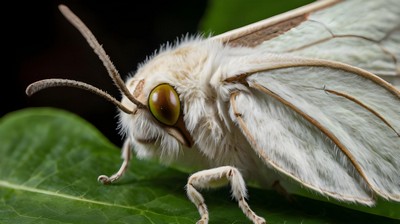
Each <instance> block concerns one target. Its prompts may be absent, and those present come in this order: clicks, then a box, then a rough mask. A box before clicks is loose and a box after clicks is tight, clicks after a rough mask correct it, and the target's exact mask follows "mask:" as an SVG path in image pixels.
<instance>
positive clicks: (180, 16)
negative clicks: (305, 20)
mask: <svg viewBox="0 0 400 224" xmlns="http://www.w3.org/2000/svg"><path fill="white" fill-rule="evenodd" d="M309 2H311V0H287V1H273V0H269V1H268V0H250V1H243V0H215V1H212V0H210V1H206V0H204V1H200V0H195V1H185V0H175V1H161V0H158V1H156V0H153V1H152V0H148V1H141V2H140V3H138V2H137V1H94V0H92V1H77V0H76V1H71V0H65V1H59V0H43V1H26V2H21V1H11V2H9V3H8V5H7V6H3V7H2V8H3V13H2V15H1V16H2V21H3V23H2V24H3V27H2V39H3V42H2V44H3V49H5V51H3V52H2V53H3V54H2V56H3V58H5V59H3V60H2V64H3V66H2V69H3V72H2V76H1V77H2V80H1V82H0V83H1V88H0V89H1V93H0V102H1V107H0V116H1V117H2V116H4V115H5V114H7V113H9V112H11V111H15V110H20V109H23V108H27V107H56V108H60V109H64V110H68V111H70V112H72V113H75V114H78V115H79V116H81V117H82V118H84V119H86V120H87V121H89V122H90V123H92V124H93V125H94V126H96V127H97V128H98V129H99V130H100V131H101V132H102V133H103V134H104V135H105V136H106V137H107V138H109V139H110V141H111V142H113V143H114V144H116V145H119V146H120V145H122V139H121V136H120V135H119V134H118V131H116V129H117V122H118V120H117V117H116V115H117V113H118V111H117V109H116V107H115V106H114V105H112V104H110V103H108V102H107V101H105V100H104V99H102V98H100V97H98V96H96V95H93V94H91V93H89V92H86V91H83V90H79V89H71V88H64V87H63V88H50V89H46V90H44V91H41V92H39V93H37V94H35V95H33V96H32V97H27V96H26V95H25V88H26V86H28V85H29V84H30V83H32V82H34V81H37V80H40V79H44V78H68V79H75V80H80V81H83V82H87V83H89V84H92V85H94V86H96V87H98V88H101V89H103V90H105V91H107V92H108V93H110V94H111V95H113V96H115V97H116V98H117V99H120V93H119V92H118V90H117V89H116V88H115V86H113V84H112V81H111V79H110V78H109V76H108V75H107V72H106V70H105V69H104V67H103V65H102V63H101V62H100V60H99V59H98V58H97V56H96V55H95V54H94V53H93V51H92V49H91V48H90V47H89V46H88V45H87V43H86V41H85V40H84V39H83V38H82V37H81V35H80V34H79V32H78V31H77V30H76V29H75V28H74V27H73V26H72V25H71V24H69V22H67V20H66V19H64V17H63V16H62V15H61V13H60V12H59V11H58V8H57V6H58V5H59V4H65V5H67V6H68V7H70V8H71V9H72V11H73V12H74V13H75V14H77V15H78V16H79V17H80V18H81V19H82V20H83V21H84V22H85V23H86V25H87V26H88V27H89V28H90V29H91V30H92V32H93V33H94V34H95V36H96V37H97V39H98V41H99V42H100V43H101V44H102V45H103V47H104V48H105V50H106V52H107V53H108V55H109V56H110V57H111V60H112V61H113V62H114V64H115V66H116V67H117V69H118V70H119V72H120V74H121V75H122V76H123V79H125V78H126V77H127V75H128V74H130V73H134V72H135V70H136V68H137V65H138V63H140V62H142V61H144V60H145V59H146V57H147V56H149V55H152V54H153V52H154V51H155V50H156V49H158V48H159V46H160V45H161V44H163V43H166V42H167V41H170V42H174V41H175V40H176V38H177V37H181V36H182V35H185V34H187V33H189V34H195V33H197V32H207V31H212V33H213V34H217V33H221V32H224V31H228V30H230V29H233V28H237V27H240V26H243V25H246V24H249V23H252V22H256V21H258V20H261V19H264V18H267V17H270V16H272V15H275V14H279V13H282V12H285V11H287V10H290V9H293V8H296V7H298V6H301V5H305V4H307V3H309Z"/></svg>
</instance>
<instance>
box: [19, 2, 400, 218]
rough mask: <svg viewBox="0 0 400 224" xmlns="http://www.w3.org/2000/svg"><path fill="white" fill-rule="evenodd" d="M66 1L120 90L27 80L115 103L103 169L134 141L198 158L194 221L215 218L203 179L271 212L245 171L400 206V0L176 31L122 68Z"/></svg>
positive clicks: (302, 188)
mask: <svg viewBox="0 0 400 224" xmlns="http://www.w3.org/2000/svg"><path fill="white" fill-rule="evenodd" d="M60 10H61V12H62V13H63V14H64V16H65V17H67V18H68V19H69V20H70V22H72V24H73V25H74V26H76V27H77V28H78V29H79V30H80V32H81V33H82V35H83V36H84V37H85V38H86V40H87V41H88V42H89V44H90V46H91V47H92V48H93V49H94V51H95V52H96V54H97V55H98V56H99V57H100V59H101V60H102V62H103V63H104V66H105V67H106V68H107V70H108V72H109V74H110V76H111V78H112V79H113V81H114V82H115V84H116V85H117V86H118V88H119V89H120V90H121V92H122V94H123V98H122V100H121V102H119V101H117V100H115V99H114V98H113V97H111V96H109V95H108V94H107V93H105V92H103V91H102V90H99V89H97V88H95V87H93V86H90V85H88V84H85V83H82V82H78V81H72V80H64V79H48V80H42V81H38V82H36V83H33V84H31V85H30V86H29V87H28V88H27V94H28V95H31V94H33V93H35V92H36V91H39V90H41V89H43V88H47V87H54V86H72V87H78V88H83V89H86V90H89V91H92V92H94V93H96V94H99V95H101V96H103V97H105V98H106V99H108V100H110V101H111V102H112V103H114V104H115V105H117V106H118V108H119V109H120V110H121V113H120V126H121V129H122V130H123V132H124V133H126V136H127V138H126V141H125V144H124V146H123V150H122V155H123V159H124V161H123V164H122V166H121V168H120V170H119V171H118V172H117V173H115V174H114V175H112V176H110V177H108V176H105V175H102V176H100V177H99V181H101V182H102V183H104V184H107V183H112V182H114V181H116V180H117V179H119V178H120V177H121V176H122V175H123V173H124V171H125V170H126V169H127V166H128V163H129V160H130V158H131V153H132V151H133V152H134V153H135V154H136V156H137V157H138V158H159V160H160V161H163V162H174V163H177V164H180V165H181V166H190V167H192V168H196V169H198V170H200V171H199V172H196V173H194V174H192V175H191V176H190V177H189V179H188V183H187V186H186V189H187V195H188V197H189V199H190V200H191V201H192V202H193V203H194V204H195V205H196V207H197V209H198V211H199V213H200V217H201V218H200V220H199V222H198V223H208V220H209V212H208V210H207V207H206V204H205V201H204V199H203V197H202V195H201V194H200V193H199V190H201V189H204V188H210V187H211V188H212V187H217V186H221V185H227V184H229V185H230V186H231V188H232V195H233V197H234V198H235V199H236V200H237V201H238V203H239V207H240V208H241V209H242V211H243V213H244V214H245V215H246V216H247V217H248V218H249V219H250V220H251V221H252V222H254V223H265V220H264V219H263V218H262V217H260V216H258V215H256V214H255V212H253V211H252V210H251V209H250V207H249V205H248V204H247V202H246V200H245V199H246V197H247V192H246V185H245V180H246V181H250V180H251V181H253V182H254V181H255V182H256V183H257V184H258V185H259V186H261V187H264V188H279V189H280V190H281V191H284V192H286V193H287V194H300V195H306V196H308V197H312V198H317V199H320V200H330V201H331V202H334V203H337V204H341V205H344V206H349V207H352V208H355V209H358V210H362V211H365V212H369V213H373V214H378V215H382V216H387V217H391V218H395V219H400V212H399V211H400V174H399V171H400V91H399V89H398V88H396V87H395V85H400V78H399V77H400V76H399V73H400V65H399V64H400V1H398V0H392V1H389V0H387V1H376V0H368V1H366V0H349V1H336V0H329V1H318V2H315V3H313V4H310V5H308V6H305V7H301V8H298V9H296V10H293V11H291V12H288V13H284V14H282V15H278V16H275V17H272V18H270V19H267V20H264V21H260V22H258V23H254V24H251V25H249V26H245V27H243V28H240V29H237V30H233V31H230V32H227V33H225V34H222V35H219V36H215V37H212V38H206V39H203V38H201V37H194V38H184V39H183V40H182V41H181V42H180V43H177V44H176V46H173V47H172V46H168V47H166V48H165V49H163V50H162V51H161V52H160V53H159V54H157V55H156V56H154V57H153V58H151V59H150V60H148V61H146V63H144V64H143V65H142V66H140V68H139V69H138V71H137V72H136V74H135V75H134V76H133V77H130V78H129V79H128V80H127V81H126V82H123V81H122V79H121V77H120V75H119V74H118V72H117V70H116V68H115V67H114V65H113V64H112V62H111V61H110V59H109V57H108V56H107V55H106V53H105V51H104V50H103V48H102V47H101V46H100V44H99V43H98V42H97V40H96V38H95V37H94V36H93V35H92V33H91V32H90V31H89V29H88V28H87V27H86V26H85V25H84V24H83V23H82V22H81V21H80V20H79V18H77V17H76V16H75V15H74V14H73V13H72V12H71V11H69V9H68V8H67V7H65V6H60ZM384 79H385V80H387V81H384ZM390 83H392V84H390ZM387 204H389V205H390V207H387V206H386V207H382V205H387ZM388 208H391V209H388Z"/></svg>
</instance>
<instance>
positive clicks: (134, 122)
mask: <svg viewBox="0 0 400 224" xmlns="http://www.w3.org/2000/svg"><path fill="white" fill-rule="evenodd" d="M59 9H60V11H61V12H62V13H63V15H64V16H65V17H66V18H67V19H68V20H69V21H70V22H71V23H72V24H73V25H74V26H75V27H76V28H77V29H78V30H79V31H80V32H81V34H82V35H83V36H84V37H85V39H86V40H87V42H88V43H89V45H90V46H91V47H92V48H93V49H94V51H95V53H96V54H97V55H98V56H99V58H100V60H101V61H102V62H103V64H104V66H105V67H106V69H107V71H108V74H109V75H110V77H111V79H112V80H113V82H114V83H115V85H116V86H117V88H118V89H119V90H120V92H121V93H122V95H123V98H122V100H121V101H118V100H116V99H115V98H114V97H113V96H111V95H109V94H108V93H106V92H105V91H103V90H101V89H99V88H97V87H94V86H92V85H89V84H87V83H83V82H80V81H75V80H68V79H45V80H40V81H37V82H34V83H32V84H30V85H29V86H28V87H27V89H26V94H27V95H29V96H30V95H32V94H34V93H36V92H37V91H40V90H42V89H45V88H49V87H56V86H67V87H75V88H81V89H84V90H87V91H90V92H92V93H95V94H97V95H99V96H101V97H103V98H105V99H107V100H108V101H110V102H111V103H113V104H115V105H116V106H117V107H118V108H119V109H120V110H121V113H120V127H121V129H122V131H123V132H124V133H125V134H126V135H129V136H127V137H129V138H130V139H131V141H132V143H133V144H134V145H135V146H136V147H134V149H135V150H136V151H137V154H138V156H139V157H147V156H152V155H154V154H158V155H161V156H162V155H164V154H169V155H168V157H171V155H173V154H176V153H177V150H179V148H180V147H181V146H182V145H183V146H186V147H191V146H192V145H193V141H192V138H191V136H190V134H189V133H188V131H187V129H186V127H185V125H184V122H183V114H182V104H181V101H180V97H179V93H178V92H177V91H176V88H175V87H174V86H173V85H172V84H170V83H168V82H161V81H162V80H156V79H155V78H154V77H157V75H156V76H154V75H153V76H150V77H145V76H146V75H145V73H146V71H142V72H139V73H140V74H138V75H137V76H136V75H135V78H131V79H129V80H128V81H127V82H126V83H125V82H124V81H123V80H122V79H121V76H120V75H119V73H118V71H117V69H116V68H115V66H114V65H113V63H112V62H111V60H110V58H109V56H108V55H107V54H106V52H105V51H104V49H103V48H102V46H101V45H100V44H99V43H98V42H97V40H96V38H95V37H94V35H93V34H92V33H91V32H90V30H89V29H88V28H87V27H86V26H85V24H84V23H83V22H82V21H81V20H80V19H79V18H78V17H77V16H76V15H75V14H73V13H72V12H71V11H70V10H69V9H68V8H67V7H66V6H63V5H60V7H59ZM147 72H148V71H147ZM160 148H161V150H160Z"/></svg>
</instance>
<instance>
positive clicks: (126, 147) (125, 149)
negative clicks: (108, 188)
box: [97, 139, 131, 184]
mask: <svg viewBox="0 0 400 224" xmlns="http://www.w3.org/2000/svg"><path fill="white" fill-rule="evenodd" d="M122 158H123V160H124V161H123V162H122V164H121V167H120V168H119V170H118V172H116V173H115V174H113V175H111V176H110V177H108V176H106V175H100V176H99V177H98V178H97V180H98V181H99V182H101V183H102V184H111V183H113V182H115V181H117V180H118V179H119V178H120V177H121V176H122V175H123V174H124V173H125V171H126V170H127V168H128V165H129V161H130V160H131V147H130V142H129V139H126V140H125V142H124V144H123V146H122Z"/></svg>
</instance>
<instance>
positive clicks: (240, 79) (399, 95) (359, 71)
mask: <svg viewBox="0 0 400 224" xmlns="http://www.w3.org/2000/svg"><path fill="white" fill-rule="evenodd" d="M296 66H297V67H300V66H315V67H328V68H334V69H341V70H344V71H347V72H351V73H354V74H357V75H360V76H361V77H364V78H366V79H369V80H370V81H373V82H374V83H376V84H378V85H380V86H381V87H383V88H385V89H386V90H388V91H389V92H390V93H391V94H393V95H394V96H395V97H397V98H399V99H400V90H398V89H396V88H395V87H394V86H392V85H391V84H389V83H388V82H386V81H385V80H383V79H381V78H380V77H378V76H376V75H374V74H372V73H370V72H368V71H365V70H363V69H360V68H357V67H353V66H350V65H347V64H343V63H339V62H333V61H328V60H310V61H299V62H296V63H286V64H279V65H277V66H275V67H269V68H267V69H265V70H264V71H268V70H274V69H281V68H288V67H296ZM251 75H252V73H246V74H240V75H238V76H235V77H231V78H228V79H226V80H225V82H240V83H243V84H245V85H246V86H249V83H248V82H247V81H246V78H247V77H249V76H251ZM251 87H253V88H255V89H258V90H259V91H262V92H264V93H266V94H268V95H269V96H271V97H274V98H275V99H277V100H278V101H280V102H281V103H283V104H284V105H286V106H288V107H289V108H291V109H293V110H294V111H295V112H296V113H298V114H299V115H301V116H302V117H303V118H304V119H306V120H307V121H309V122H310V123H311V124H312V125H314V126H315V127H317V128H318V129H319V130H321V132H323V133H324V134H325V135H326V136H327V137H328V138H329V139H331V140H332V142H334V143H335V144H336V145H337V146H338V148H339V149H340V150H341V151H342V152H343V153H344V155H345V156H346V157H347V158H348V159H349V161H350V162H351V163H352V164H353V166H354V168H355V169H356V171H357V172H358V173H359V174H360V175H361V177H362V179H363V180H364V181H365V182H366V183H367V185H368V187H369V188H370V189H371V190H372V191H373V192H375V194H377V195H379V196H381V197H383V198H391V199H392V200H395V201H399V198H398V196H393V195H390V196H389V195H386V194H384V193H382V192H380V191H379V189H376V188H375V187H374V186H373V185H372V184H371V182H370V181H369V180H368V178H367V177H366V174H365V173H364V172H363V171H362V169H361V167H360V165H359V164H358V163H357V162H356V159H355V158H354V156H353V155H352V154H351V152H350V151H349V150H348V149H347V148H346V147H345V146H344V145H343V143H341V142H340V140H339V139H337V138H336V136H335V135H334V134H333V133H332V132H330V131H329V130H328V129H326V128H325V127H324V126H323V125H322V124H320V123H319V122H318V121H316V120H315V119H313V118H312V117H311V116H309V115H308V114H306V113H304V112H303V111H301V110H300V109H299V108H297V107H296V106H295V105H293V104H291V103H290V102H288V101H286V100H285V99H283V98H281V97H280V96H279V95H277V94H275V93H274V92H272V91H271V90H269V89H267V88H265V87H263V86H261V85H258V84H254V83H253V84H252V85H251ZM328 91H330V90H328ZM333 94H337V95H340V93H333ZM237 95H238V92H233V93H232V94H231V98H230V102H231V105H232V109H233V111H234V114H235V117H236V118H237V121H238V124H239V126H240V127H241V128H242V130H243V133H244V134H245V135H246V137H247V139H248V140H249V142H250V143H251V145H253V146H254V147H256V148H257V149H258V151H259V152H262V150H260V148H259V146H258V145H257V142H256V141H255V139H254V138H253V137H252V135H251V133H250V132H249V131H248V129H247V127H246V124H245V122H244V121H243V119H242V118H241V114H240V113H238V112H237V109H236V104H235V98H236V96H237ZM342 97H346V98H347V96H342ZM347 99H349V98H347ZM349 100H352V99H349ZM352 101H353V102H355V103H358V100H357V99H356V100H352ZM359 105H360V104H359ZM360 106H362V107H364V109H366V110H369V111H370V110H372V109H371V108H366V107H365V105H363V104H361V105H360ZM370 112H371V111H370ZM373 114H374V115H375V116H377V117H378V118H379V119H380V120H381V121H382V122H384V123H385V124H386V125H388V127H389V128H391V129H392V130H394V129H393V127H392V126H391V125H390V124H388V123H387V121H386V120H385V119H384V118H383V116H382V115H380V114H379V113H378V112H376V111H374V112H373ZM394 132H395V133H396V135H397V136H399V135H398V132H396V130H394ZM399 137H400V136H399ZM262 156H263V157H264V158H265V159H266V160H268V161H270V162H272V161H271V160H270V159H269V158H268V156H267V155H265V154H263V155H262ZM272 165H273V166H274V167H276V168H277V169H278V170H280V171H282V172H283V173H286V174H288V173H287V172H285V171H284V170H282V168H280V167H278V166H277V165H275V164H273V162H272ZM288 175H289V176H291V177H292V178H294V179H295V180H298V178H297V177H295V176H293V175H291V174H288ZM298 181H299V182H301V181H300V180H298ZM302 184H304V183H302ZM304 185H306V186H308V187H309V188H310V189H314V190H316V191H317V192H318V191H321V190H322V189H316V188H315V187H314V186H310V185H309V184H304ZM322 191H323V190H322ZM323 192H324V193H326V194H328V195H330V196H332V197H334V198H335V194H332V195H331V192H327V191H323ZM388 196H389V197H388ZM374 199H376V198H373V200H374ZM361 201H365V200H364V199H363V200H361ZM365 202H366V204H368V201H365ZM369 203H370V202H369Z"/></svg>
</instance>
